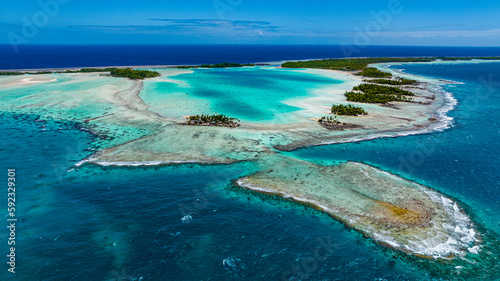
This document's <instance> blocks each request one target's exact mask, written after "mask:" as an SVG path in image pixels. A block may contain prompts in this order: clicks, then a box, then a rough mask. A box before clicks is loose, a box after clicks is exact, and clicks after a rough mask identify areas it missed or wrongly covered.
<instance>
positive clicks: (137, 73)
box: [110, 68, 160, 80]
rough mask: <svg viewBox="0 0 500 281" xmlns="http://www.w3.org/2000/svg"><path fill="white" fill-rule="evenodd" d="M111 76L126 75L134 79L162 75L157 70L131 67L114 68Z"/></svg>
mask: <svg viewBox="0 0 500 281" xmlns="http://www.w3.org/2000/svg"><path fill="white" fill-rule="evenodd" d="M110 74H111V76H113V77H125V78H129V79H133V80H142V79H144V78H152V77H158V76H160V73H159V72H157V71H151V70H133V69H130V68H125V69H113V70H111V71H110Z"/></svg>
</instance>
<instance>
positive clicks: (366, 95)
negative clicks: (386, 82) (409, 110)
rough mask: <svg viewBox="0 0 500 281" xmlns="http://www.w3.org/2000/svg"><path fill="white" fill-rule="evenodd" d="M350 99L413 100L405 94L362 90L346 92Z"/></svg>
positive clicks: (369, 101)
mask: <svg viewBox="0 0 500 281" xmlns="http://www.w3.org/2000/svg"><path fill="white" fill-rule="evenodd" d="M344 95H345V96H346V98H347V100H348V101H352V102H363V103H383V104H385V103H388V102H391V101H405V102H411V101H413V100H412V99H411V98H407V97H405V96H396V95H386V94H376V93H360V92H352V91H351V92H346V93H345V94H344Z"/></svg>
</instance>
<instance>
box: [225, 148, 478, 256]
mask: <svg viewBox="0 0 500 281" xmlns="http://www.w3.org/2000/svg"><path fill="white" fill-rule="evenodd" d="M267 164H268V165H267V166H266V165H265V166H263V167H262V170H261V171H260V172H258V173H256V174H253V175H249V176H246V177H243V178H240V179H238V180H236V181H235V184H236V185H237V186H240V187H243V188H247V189H251V190H255V191H258V192H264V193H269V194H275V195H280V196H282V197H285V198H290V199H292V200H295V201H298V202H301V203H305V204H308V205H311V206H313V207H314V208H317V209H319V210H322V211H324V212H326V213H328V214H330V215H331V216H333V217H334V218H336V219H339V220H341V221H343V222H344V223H345V224H346V225H348V226H349V227H351V228H354V229H356V230H358V231H361V232H362V233H364V234H365V235H367V236H369V237H371V238H372V239H373V240H375V241H377V242H379V243H381V244H384V245H386V246H389V247H391V248H394V249H397V250H400V251H404V252H407V253H411V254H413V255H417V256H420V257H427V258H448V259H449V258H453V257H456V256H466V255H467V254H471V253H477V251H478V249H479V246H477V245H478V244H479V243H480V240H479V237H478V234H477V233H476V231H475V230H474V227H473V224H472V222H471V220H470V219H469V218H468V216H467V215H466V214H465V213H464V211H463V210H462V209H461V208H460V207H459V206H458V205H457V203H456V202H454V201H452V200H451V199H449V198H447V197H446V196H444V195H442V194H440V193H438V192H436V191H434V190H432V189H430V188H428V187H425V186H423V185H419V184H416V183H413V182H411V181H408V180H405V179H403V178H400V177H398V176H395V175H392V174H389V173H387V172H384V171H382V170H379V169H377V168H374V167H372V166H369V165H366V164H362V163H357V162H348V163H345V164H340V165H336V166H319V165H316V164H313V163H310V162H307V161H303V160H297V159H292V158H287V157H281V158H280V159H269V162H267Z"/></svg>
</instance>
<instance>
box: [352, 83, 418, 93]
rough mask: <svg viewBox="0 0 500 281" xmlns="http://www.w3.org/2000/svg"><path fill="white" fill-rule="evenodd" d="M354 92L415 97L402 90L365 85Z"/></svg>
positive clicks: (357, 87)
mask: <svg viewBox="0 0 500 281" xmlns="http://www.w3.org/2000/svg"><path fill="white" fill-rule="evenodd" d="M352 89H353V90H354V91H361V92H365V93H373V94H378V95H396V96H414V95H415V94H413V93H412V92H410V91H407V90H403V89H401V88H396V87H390V86H382V85H375V84H367V83H363V84H360V85H358V86H356V87H354V88H352Z"/></svg>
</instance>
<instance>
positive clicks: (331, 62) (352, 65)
mask: <svg viewBox="0 0 500 281" xmlns="http://www.w3.org/2000/svg"><path fill="white" fill-rule="evenodd" d="M437 59H441V60H450V61H451V60H471V59H482V60H500V57H420V58H345V59H324V60H311V61H296V62H285V63H284V64H282V65H281V67H284V68H318V69H330V70H344V71H359V70H360V71H361V72H360V73H358V75H362V76H365V77H373V78H390V77H391V76H392V75H391V74H390V73H388V72H384V71H380V70H378V69H376V68H374V67H368V65H370V64H374V63H406V62H432V61H435V60H437ZM391 85H393V84H391Z"/></svg>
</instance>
